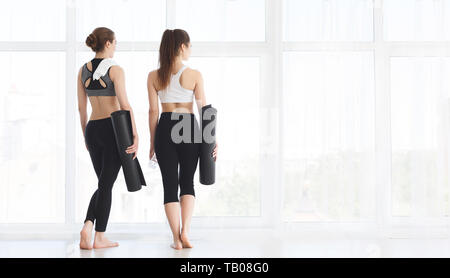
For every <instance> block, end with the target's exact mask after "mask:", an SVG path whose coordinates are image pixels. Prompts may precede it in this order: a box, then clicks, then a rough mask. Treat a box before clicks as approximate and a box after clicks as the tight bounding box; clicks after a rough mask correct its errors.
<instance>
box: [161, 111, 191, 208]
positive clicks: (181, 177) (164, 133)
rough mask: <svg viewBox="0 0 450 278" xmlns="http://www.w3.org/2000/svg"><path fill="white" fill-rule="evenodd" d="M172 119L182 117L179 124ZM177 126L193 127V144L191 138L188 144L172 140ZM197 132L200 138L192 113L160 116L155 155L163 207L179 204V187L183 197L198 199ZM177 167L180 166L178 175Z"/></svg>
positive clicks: (163, 113)
mask: <svg viewBox="0 0 450 278" xmlns="http://www.w3.org/2000/svg"><path fill="white" fill-rule="evenodd" d="M172 116H180V118H179V120H176V119H172V118H171V117H172ZM183 119H184V120H183ZM177 123H179V124H178V125H177V127H179V126H180V124H182V123H187V124H188V126H187V128H189V127H190V131H191V132H190V133H191V136H190V140H189V138H188V140H184V141H181V142H179V141H177V138H175V139H174V138H173V137H172V136H171V132H172V127H174V125H175V124H177ZM175 130H177V129H175ZM178 130H179V129H178ZM186 130H188V129H186ZM194 131H195V132H198V133H196V134H197V135H200V128H199V125H198V122H197V119H196V118H195V115H194V114H193V113H177V112H162V113H161V117H160V118H159V121H158V124H157V126H156V131H155V153H156V158H157V160H158V165H159V169H160V170H161V175H162V181H163V187H164V204H166V203H169V202H178V201H179V199H178V184H179V185H180V196H182V195H186V194H190V195H193V196H194V197H195V192H194V174H195V170H196V169H197V163H198V157H199V151H200V143H198V141H194V135H195V133H194ZM179 135H181V136H182V135H186V136H188V133H184V131H183V129H181V130H180V132H179ZM178 137H179V136H178ZM173 139H174V140H173ZM178 164H179V165H180V171H179V172H178Z"/></svg>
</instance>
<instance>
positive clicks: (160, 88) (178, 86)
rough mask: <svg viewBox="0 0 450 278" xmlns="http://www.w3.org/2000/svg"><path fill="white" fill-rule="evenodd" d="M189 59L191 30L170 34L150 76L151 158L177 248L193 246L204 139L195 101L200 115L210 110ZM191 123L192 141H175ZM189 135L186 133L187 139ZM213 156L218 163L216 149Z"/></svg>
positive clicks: (164, 37) (163, 37)
mask: <svg viewBox="0 0 450 278" xmlns="http://www.w3.org/2000/svg"><path fill="white" fill-rule="evenodd" d="M190 54H191V43H190V39H189V35H188V33H187V32H186V31H184V30H181V29H174V30H169V29H167V30H165V31H164V33H163V36H162V39H161V44H160V48H159V68H158V69H157V70H153V71H151V72H150V73H149V74H148V79H147V89H148V98H149V106H150V109H149V127H150V137H151V146H150V159H152V158H154V155H155V154H156V158H157V161H158V164H159V168H160V171H161V175H162V181H163V187H164V209H165V212H166V216H167V220H168V222H169V225H170V229H171V231H172V236H173V243H172V244H171V245H170V246H171V247H172V248H174V249H181V248H192V247H193V246H192V244H191V243H190V241H189V237H188V233H189V229H190V223H191V218H192V213H193V209H194V200H195V191H194V174H195V171H196V168H197V163H198V158H199V151H200V142H198V140H195V138H194V137H195V136H194V134H201V132H200V130H199V125H198V121H197V119H196V117H195V115H194V113H193V102H194V97H195V101H196V103H197V109H198V110H199V115H201V113H200V111H201V108H202V107H203V106H204V105H206V100H205V92H204V88H203V78H202V75H201V73H200V72H199V71H198V70H194V69H190V68H188V67H187V66H185V65H184V64H183V62H182V61H183V60H187V59H189V56H190ZM158 97H159V100H160V102H161V107H162V112H161V115H160V113H159V106H158ZM186 122H187V123H189V125H187V126H188V128H190V132H189V131H187V133H186V134H188V135H189V134H190V136H188V138H187V140H186V136H181V137H183V140H182V141H180V140H178V139H180V138H174V136H173V134H174V133H173V132H172V128H174V127H175V126H179V123H186ZM183 128H185V125H184V126H183ZM185 132H186V130H182V133H183V134H184V133H185ZM178 135H179V134H178ZM175 137H179V136H175ZM189 137H190V138H189ZM212 156H213V157H214V159H216V158H217V144H216V147H215V149H214V151H213V153H212ZM178 167H179V171H178ZM178 185H179V187H180V194H179V197H178ZM180 212H181V226H180Z"/></svg>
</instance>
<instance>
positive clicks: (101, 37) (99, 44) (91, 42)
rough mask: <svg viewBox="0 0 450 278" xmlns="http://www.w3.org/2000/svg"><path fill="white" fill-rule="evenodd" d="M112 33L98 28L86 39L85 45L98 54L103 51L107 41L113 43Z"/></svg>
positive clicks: (104, 28)
mask: <svg viewBox="0 0 450 278" xmlns="http://www.w3.org/2000/svg"><path fill="white" fill-rule="evenodd" d="M115 37H116V36H115V35H114V32H113V31H112V30H111V29H109V28H106V27H98V28H95V29H94V31H92V33H91V34H89V36H88V37H87V38H86V45H87V46H89V47H90V48H91V49H92V51H95V52H100V51H102V50H103V49H105V44H106V42H107V41H109V42H111V43H113V42H114V39H115Z"/></svg>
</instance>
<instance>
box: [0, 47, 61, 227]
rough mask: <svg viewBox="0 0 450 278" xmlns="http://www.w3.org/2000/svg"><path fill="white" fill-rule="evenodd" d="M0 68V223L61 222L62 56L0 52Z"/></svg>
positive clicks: (40, 53)
mask: <svg viewBox="0 0 450 278" xmlns="http://www.w3.org/2000/svg"><path fill="white" fill-rule="evenodd" d="M30 61H32V62H30ZM0 64H1V65H3V67H1V69H0V92H2V93H1V98H0V107H1V111H2V113H0V142H1V145H2V146H3V147H2V148H1V151H0V161H1V163H0V176H1V177H2V181H1V183H0V222H4V223H19V222H21V223H50V222H64V199H65V198H64V192H65V190H64V184H65V181H64V172H65V169H64V167H65V160H64V159H65V155H64V154H65V147H66V146H65V54H64V53H59V52H56V53H50V52H20V53H19V52H0ZM30 208H32V209H30Z"/></svg>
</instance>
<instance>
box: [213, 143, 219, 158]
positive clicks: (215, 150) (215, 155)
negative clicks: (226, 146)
mask: <svg viewBox="0 0 450 278" xmlns="http://www.w3.org/2000/svg"><path fill="white" fill-rule="evenodd" d="M218 148H219V145H218V144H217V141H216V146H215V147H214V150H213V153H212V156H213V157H214V162H216V160H217V149H218Z"/></svg>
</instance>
